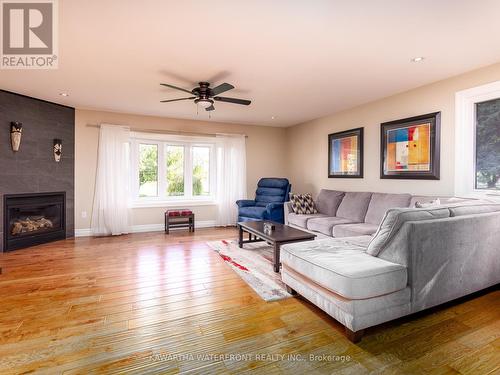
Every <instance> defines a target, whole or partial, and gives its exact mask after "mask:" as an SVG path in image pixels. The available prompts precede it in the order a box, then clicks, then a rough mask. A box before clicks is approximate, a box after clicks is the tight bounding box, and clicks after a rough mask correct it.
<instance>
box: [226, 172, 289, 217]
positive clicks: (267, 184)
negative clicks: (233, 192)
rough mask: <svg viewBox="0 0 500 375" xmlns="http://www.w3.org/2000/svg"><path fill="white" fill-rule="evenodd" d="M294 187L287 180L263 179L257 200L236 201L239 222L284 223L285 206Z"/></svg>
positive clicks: (256, 195) (257, 193)
mask: <svg viewBox="0 0 500 375" xmlns="http://www.w3.org/2000/svg"><path fill="white" fill-rule="evenodd" d="M291 187H292V185H291V184H290V182H289V181H288V179H286V178H262V179H260V181H259V183H258V184H257V191H256V192H255V199H254V200H249V199H242V200H239V201H236V204H237V205H238V221H252V220H253V221H256V220H272V221H276V222H278V223H284V211H283V204H284V202H286V201H288V196H289V193H290V189H291Z"/></svg>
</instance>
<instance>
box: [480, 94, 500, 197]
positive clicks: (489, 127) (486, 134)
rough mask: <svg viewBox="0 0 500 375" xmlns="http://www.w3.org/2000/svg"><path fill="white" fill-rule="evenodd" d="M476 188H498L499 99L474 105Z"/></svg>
mask: <svg viewBox="0 0 500 375" xmlns="http://www.w3.org/2000/svg"><path fill="white" fill-rule="evenodd" d="M476 116H477V117H476V118H477V123H476V172H477V176H476V178H477V180H476V188H477V189H490V190H491V189H496V190H500V184H499V180H500V99H495V100H489V101H487V102H483V103H478V104H477V106H476Z"/></svg>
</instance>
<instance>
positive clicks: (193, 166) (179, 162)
mask: <svg viewBox="0 0 500 375" xmlns="http://www.w3.org/2000/svg"><path fill="white" fill-rule="evenodd" d="M146 137H150V138H151V139H147V138H146ZM210 140H211V139H209V138H208V139H206V138H203V139H195V138H193V139H189V137H179V136H167V135H156V134H140V133H135V134H134V135H133V138H132V142H131V147H132V152H131V157H132V161H131V165H132V178H131V181H132V189H131V191H132V194H133V197H132V198H133V201H134V202H136V204H144V203H145V204H148V203H147V202H150V203H153V204H154V203H155V202H157V203H159V202H164V201H169V202H173V201H177V202H179V204H181V203H180V202H186V201H191V200H192V201H197V202H199V201H212V200H213V196H214V193H215V191H214V190H215V189H214V181H215V178H214V173H215V165H214V147H215V146H214V144H213V143H210V142H209V141H210Z"/></svg>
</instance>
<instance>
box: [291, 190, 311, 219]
mask: <svg viewBox="0 0 500 375" xmlns="http://www.w3.org/2000/svg"><path fill="white" fill-rule="evenodd" d="M290 202H291V203H292V210H293V212H294V213H296V214H301V215H311V214H317V213H318V210H317V209H316V206H315V205H314V200H313V197H312V195H311V194H292V193H290Z"/></svg>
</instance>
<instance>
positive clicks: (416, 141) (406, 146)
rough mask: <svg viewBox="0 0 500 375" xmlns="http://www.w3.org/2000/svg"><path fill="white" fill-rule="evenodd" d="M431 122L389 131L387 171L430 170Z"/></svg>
mask: <svg viewBox="0 0 500 375" xmlns="http://www.w3.org/2000/svg"><path fill="white" fill-rule="evenodd" d="M430 127H431V124H430V123H427V124H421V125H415V126H409V127H406V128H399V129H390V130H388V131H387V171H389V172H395V171H429V170H430V168H431V154H430V146H431V141H430Z"/></svg>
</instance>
